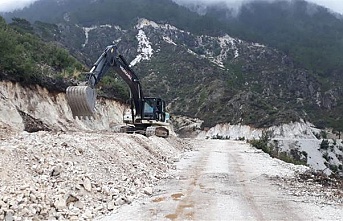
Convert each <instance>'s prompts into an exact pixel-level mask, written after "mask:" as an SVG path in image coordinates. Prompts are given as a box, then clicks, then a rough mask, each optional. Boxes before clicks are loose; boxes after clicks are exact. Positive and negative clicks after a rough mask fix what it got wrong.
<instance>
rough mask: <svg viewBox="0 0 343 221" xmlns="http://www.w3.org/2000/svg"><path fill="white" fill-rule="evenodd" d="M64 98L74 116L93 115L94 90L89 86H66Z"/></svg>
mask: <svg viewBox="0 0 343 221" xmlns="http://www.w3.org/2000/svg"><path fill="white" fill-rule="evenodd" d="M66 98H67V102H68V104H69V106H70V109H71V111H72V114H73V117H74V118H76V117H79V118H82V117H92V116H93V115H94V109H95V101H96V92H95V90H94V89H93V88H91V87H89V86H71V87H68V88H67V90H66Z"/></svg>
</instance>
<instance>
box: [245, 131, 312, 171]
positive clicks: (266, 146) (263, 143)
mask: <svg viewBox="0 0 343 221" xmlns="http://www.w3.org/2000/svg"><path fill="white" fill-rule="evenodd" d="M248 142H249V143H250V144H251V145H252V146H253V147H256V148H257V149H260V150H262V151H263V152H265V153H267V154H269V155H270V156H271V157H275V158H278V159H280V160H282V161H285V162H287V163H293V164H296V165H306V164H307V153H306V152H304V151H303V152H301V153H299V151H298V150H297V149H291V150H290V154H288V153H286V152H280V151H279V148H278V147H277V141H274V144H272V143H271V132H270V131H263V132H262V135H261V137H260V138H259V139H253V140H249V141H248ZM303 156H304V157H303Z"/></svg>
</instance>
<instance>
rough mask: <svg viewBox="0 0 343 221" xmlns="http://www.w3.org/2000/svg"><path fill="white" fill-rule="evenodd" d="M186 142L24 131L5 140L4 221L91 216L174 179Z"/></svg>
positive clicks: (0, 166)
mask: <svg viewBox="0 0 343 221" xmlns="http://www.w3.org/2000/svg"><path fill="white" fill-rule="evenodd" d="M189 149H192V146H191V145H190V144H188V143H187V142H186V141H185V140H180V139H178V138H176V137H171V138H167V139H163V138H158V137H149V138H147V137H145V136H142V135H135V134H133V135H132V134H120V133H109V132H101V133H91V132H88V133H86V132H68V133H65V132H51V131H50V132H49V131H39V132H36V133H27V132H21V133H19V134H17V135H15V136H2V140H1V143H0V153H1V156H0V220H8V221H12V220H13V221H16V220H61V219H62V220H91V219H94V218H95V217H98V216H101V215H104V214H107V213H109V212H111V211H113V210H116V209H117V208H118V207H120V206H121V205H124V204H129V203H131V202H132V201H133V200H135V199H136V198H138V197H141V196H147V195H148V196H149V195H151V194H152V193H153V186H154V185H155V184H156V183H157V182H158V181H159V180H161V179H165V178H168V177H169V172H168V171H170V170H171V169H173V168H174V167H175V166H173V163H174V162H175V161H178V159H179V158H180V156H181V154H182V152H183V151H184V150H189Z"/></svg>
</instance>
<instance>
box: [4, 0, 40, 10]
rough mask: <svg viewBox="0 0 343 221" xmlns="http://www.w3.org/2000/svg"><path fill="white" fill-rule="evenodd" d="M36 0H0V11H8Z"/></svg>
mask: <svg viewBox="0 0 343 221" xmlns="http://www.w3.org/2000/svg"><path fill="white" fill-rule="evenodd" d="M35 1H37V0H15V1H14V0H0V12H9V11H13V10H16V9H22V8H24V7H26V6H29V5H30V4H31V3H33V2H35Z"/></svg>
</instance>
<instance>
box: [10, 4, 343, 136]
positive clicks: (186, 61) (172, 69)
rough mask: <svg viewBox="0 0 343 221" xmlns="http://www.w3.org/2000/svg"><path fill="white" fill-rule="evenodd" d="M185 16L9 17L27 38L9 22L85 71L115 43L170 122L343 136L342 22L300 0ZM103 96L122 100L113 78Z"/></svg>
mask: <svg viewBox="0 0 343 221" xmlns="http://www.w3.org/2000/svg"><path fill="white" fill-rule="evenodd" d="M191 9H192V8H191ZM191 9H189V8H186V7H182V6H179V5H177V4H176V3H174V2H173V1H171V0H163V1H161V0H159V1H157V0H140V1H134V0H127V1H123V0H113V1H110V0H101V1H91V0H85V1H80V0H74V1H37V2H35V3H34V4H33V5H32V6H31V7H29V8H27V9H25V10H22V11H16V12H13V13H9V14H6V18H7V19H8V20H7V21H8V22H9V23H10V24H11V27H13V28H17V29H16V30H18V26H19V28H20V29H26V31H29V32H32V31H31V30H29V29H30V28H27V27H30V25H29V24H27V23H25V21H24V20H20V19H15V20H10V18H11V17H13V16H15V17H23V18H25V19H27V20H29V21H31V25H32V26H33V32H34V33H35V35H37V36H40V38H42V39H44V40H45V41H47V42H48V41H50V42H51V41H53V42H55V43H56V42H58V44H60V45H61V46H62V47H65V48H68V50H69V51H70V52H71V53H72V54H73V55H74V56H75V57H76V58H77V59H78V60H79V61H82V62H83V63H85V64H86V65H87V66H88V67H90V66H91V65H92V63H93V62H94V61H95V60H96V59H97V57H98V56H99V55H100V53H101V52H102V50H103V49H104V48H105V47H106V46H107V45H109V44H116V45H117V46H118V49H119V51H120V52H121V53H122V54H123V55H124V57H125V58H126V59H127V60H128V61H129V62H131V61H135V60H136V59H138V60H139V62H134V67H133V69H134V70H137V72H138V75H139V78H140V79H141V80H142V85H143V86H144V91H145V93H146V94H147V95H152V96H156V95H157V96H160V95H163V98H164V99H166V100H167V102H168V103H169V104H170V111H171V113H175V114H181V115H187V116H191V117H198V118H200V119H204V120H205V123H204V125H205V126H213V125H215V124H217V123H223V122H230V123H232V124H237V123H241V124H248V125H253V126H256V127H268V126H271V125H275V124H281V123H287V122H290V121H298V120H300V119H305V120H309V121H310V122H313V123H315V124H316V125H317V126H320V127H334V128H335V129H337V130H342V125H343V124H342V123H343V119H342V117H341V113H342V111H343V99H342V94H343V88H342V86H341V85H342V83H343V79H342V74H341V70H342V63H341V61H342V59H341V58H342V56H343V55H341V53H340V51H341V48H342V44H341V37H340V36H343V31H342V28H341V24H342V21H341V19H340V18H339V17H337V16H336V15H334V14H331V13H330V12H328V11H327V10H326V9H324V8H322V7H319V6H315V5H313V4H308V3H306V2H305V1H301V0H300V1H276V2H274V3H271V2H255V3H250V4H246V5H244V6H243V8H242V11H241V13H239V14H235V16H233V14H231V11H230V10H228V9H227V8H226V6H225V7H224V5H220V4H219V5H214V6H212V7H208V8H206V11H202V13H201V14H199V13H197V11H196V10H194V11H191ZM193 9H194V8H193ZM52 10H54V11H55V12H54V13H53V12H52ZM41 12H42V13H41ZM204 12H205V13H204ZM52 13H53V16H50V14H52ZM143 18H144V19H145V20H144V19H143ZM37 19H38V20H42V21H36V20H37ZM47 22H51V23H54V24H48V23H47ZM18 23H19V24H18ZM25 24H27V25H25ZM237 36H239V38H237ZM138 60H137V61H138ZM100 87H101V88H102V92H104V91H105V94H117V95H118V94H121V95H120V96H121V97H123V98H124V99H125V98H127V90H125V85H124V86H123V84H121V83H120V79H118V76H116V75H115V73H109V74H108V75H107V76H106V77H105V78H104V79H103V81H102V83H101V85H100ZM115 88H117V89H115ZM118 88H119V89H118ZM125 91H126V95H125ZM102 92H101V93H102ZM108 92H109V93H108Z"/></svg>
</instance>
